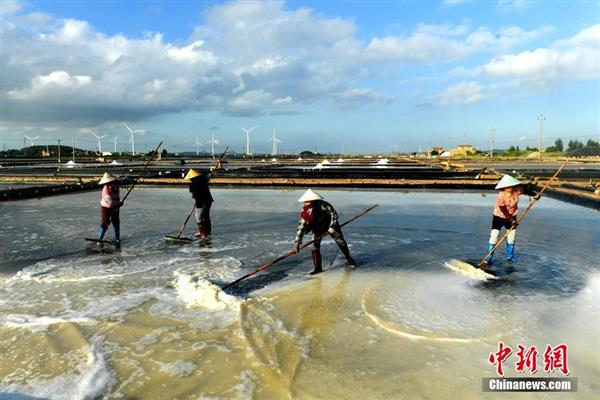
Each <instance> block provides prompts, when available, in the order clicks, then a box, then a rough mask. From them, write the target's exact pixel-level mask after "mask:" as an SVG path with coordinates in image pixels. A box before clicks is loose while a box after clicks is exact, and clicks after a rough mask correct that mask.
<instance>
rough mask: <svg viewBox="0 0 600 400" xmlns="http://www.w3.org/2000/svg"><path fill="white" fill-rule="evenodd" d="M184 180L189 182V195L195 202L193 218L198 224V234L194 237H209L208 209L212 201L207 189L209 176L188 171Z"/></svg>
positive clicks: (191, 170)
mask: <svg viewBox="0 0 600 400" xmlns="http://www.w3.org/2000/svg"><path fill="white" fill-rule="evenodd" d="M184 179H188V180H189V181H190V193H192V197H193V198H194V200H195V201H196V212H195V215H194V216H195V217H196V223H197V224H198V233H197V234H196V235H195V236H196V237H206V236H209V235H210V233H211V223H210V207H211V206H212V203H213V201H214V200H213V198H212V196H211V194H210V188H209V187H208V181H209V180H210V176H209V174H208V173H205V172H201V171H196V170H195V169H190V170H189V171H188V173H187V174H186V176H185V178H184Z"/></svg>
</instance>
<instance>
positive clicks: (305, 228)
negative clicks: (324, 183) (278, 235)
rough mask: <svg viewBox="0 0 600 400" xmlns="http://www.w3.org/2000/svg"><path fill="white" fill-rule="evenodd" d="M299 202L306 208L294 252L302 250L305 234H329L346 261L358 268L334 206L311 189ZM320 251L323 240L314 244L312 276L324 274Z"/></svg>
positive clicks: (303, 211) (301, 215)
mask: <svg viewBox="0 0 600 400" xmlns="http://www.w3.org/2000/svg"><path fill="white" fill-rule="evenodd" d="M298 202H300V203H304V207H303V208H302V211H301V212H300V222H299V223H298V229H297V231H296V240H295V241H294V251H296V252H298V251H299V250H300V244H301V243H302V237H303V236H304V234H305V233H308V232H312V233H313V237H315V238H318V237H319V236H321V235H323V234H324V233H326V232H329V235H330V236H331V237H332V238H333V240H335V242H336V243H337V245H338V246H339V247H340V250H341V251H342V254H344V256H345V257H346V261H348V264H349V265H350V267H352V268H356V262H355V261H354V259H353V258H352V257H351V256H350V250H349V249H348V244H347V243H346V240H345V239H344V235H343V234H342V228H341V226H340V224H339V222H338V215H337V212H336V211H335V209H334V208H333V206H332V205H331V204H329V203H328V202H326V201H325V200H323V197H321V196H320V195H319V194H317V193H315V192H313V191H312V190H311V189H308V190H307V191H306V192H305V193H304V195H303V196H302V197H300V199H299V200H298ZM320 249H321V239H316V240H315V241H314V243H313V250H312V260H313V264H314V267H315V268H314V270H313V271H312V272H311V273H310V274H311V275H314V274H318V273H320V272H323V267H322V265H321V251H320Z"/></svg>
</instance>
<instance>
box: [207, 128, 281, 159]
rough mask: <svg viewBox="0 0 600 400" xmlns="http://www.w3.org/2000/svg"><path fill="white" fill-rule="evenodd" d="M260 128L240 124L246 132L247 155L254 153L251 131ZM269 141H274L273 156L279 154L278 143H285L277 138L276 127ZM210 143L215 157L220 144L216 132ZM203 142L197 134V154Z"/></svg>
mask: <svg viewBox="0 0 600 400" xmlns="http://www.w3.org/2000/svg"><path fill="white" fill-rule="evenodd" d="M256 128H258V125H256V126H253V127H252V128H244V127H241V126H240V129H241V130H242V131H244V132H245V133H246V156H251V155H252V151H251V149H250V132H252V131H253V130H254V129H256ZM267 142H272V146H273V147H272V150H271V154H272V155H273V156H276V155H277V143H283V142H282V141H281V140H279V139H277V133H276V132H275V129H273V136H272V137H271V139H267ZM207 143H208V144H210V145H211V153H212V155H213V157H214V155H215V144H219V140H218V139H217V138H215V134H214V133H213V134H212V137H211V139H210V140H209V141H208V142H207ZM202 145H203V143H202V141H201V140H200V138H199V137H198V136H196V155H200V146H202Z"/></svg>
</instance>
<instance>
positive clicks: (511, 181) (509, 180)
mask: <svg viewBox="0 0 600 400" xmlns="http://www.w3.org/2000/svg"><path fill="white" fill-rule="evenodd" d="M520 184H521V181H520V180H518V179H517V178H513V177H512V176H510V175H504V176H503V177H502V179H500V182H498V184H497V185H496V190H498V189H504V188H507V187H512V186H517V185H520Z"/></svg>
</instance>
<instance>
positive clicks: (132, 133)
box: [23, 122, 283, 156]
mask: <svg viewBox="0 0 600 400" xmlns="http://www.w3.org/2000/svg"><path fill="white" fill-rule="evenodd" d="M123 126H124V127H125V128H127V130H128V131H129V134H130V136H129V143H131V154H132V155H135V135H136V134H143V133H145V132H146V130H145V129H131V127H129V125H127V124H126V123H125V122H123ZM239 128H240V129H241V130H242V131H244V132H245V133H246V156H251V155H252V152H251V148H250V132H252V131H253V130H254V129H256V128H258V125H256V126H253V127H252V128H244V127H241V126H240V127H239ZM90 133H91V134H92V135H93V136H94V137H95V138H96V139H97V140H98V153H100V154H102V139H104V138H107V137H108V135H99V134H98V132H97V131H95V130H90ZM25 138H26V139H28V140H29V142H30V145H31V146H34V145H35V140H37V139H39V138H40V136H35V137H29V136H27V135H24V141H25ZM118 139H119V137H118V136H115V137H114V138H113V144H114V152H115V153H116V152H117V141H118ZM267 142H271V143H272V150H271V154H272V155H273V156H275V155H277V144H278V143H283V142H282V141H281V140H279V139H278V138H277V133H276V131H275V129H273V136H272V137H271V138H270V139H267ZM207 143H208V144H210V145H211V153H212V155H213V156H214V155H215V145H218V144H219V140H218V139H217V138H216V137H215V134H214V133H213V134H212V137H211V139H210V140H209V141H208V142H207ZM23 145H25V143H23ZM200 146H202V142H201V141H200V138H199V137H196V154H197V155H200Z"/></svg>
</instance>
